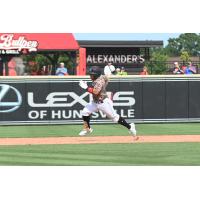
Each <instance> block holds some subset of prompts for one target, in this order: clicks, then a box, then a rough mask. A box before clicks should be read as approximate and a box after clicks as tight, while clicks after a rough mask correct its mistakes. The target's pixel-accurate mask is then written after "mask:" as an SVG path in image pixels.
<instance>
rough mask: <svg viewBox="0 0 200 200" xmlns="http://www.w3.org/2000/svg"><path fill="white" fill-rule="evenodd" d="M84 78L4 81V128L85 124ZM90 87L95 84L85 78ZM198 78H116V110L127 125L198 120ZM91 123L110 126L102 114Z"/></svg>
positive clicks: (0, 119)
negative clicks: (5, 125) (81, 83)
mask: <svg viewBox="0 0 200 200" xmlns="http://www.w3.org/2000/svg"><path fill="white" fill-rule="evenodd" d="M79 80H80V78H67V79H65V78H63V79H53V78H47V79H42V78H39V79H31V78H30V79H25V78H24V79H23V78H22V79H2V80H1V82H0V124H50V123H54V124H61V123H62V124H73V123H82V115H81V111H82V110H83V108H84V106H85V105H87V103H89V102H90V101H91V100H92V95H91V94H89V93H88V92H86V91H85V90H83V89H82V88H80V86H79ZM85 80H86V81H88V84H89V85H90V84H91V81H90V80H89V79H88V78H86V79H85ZM199 90H200V78H199V77H194V78H193V79H192V78H191V77H190V78H187V77H184V78H181V79H179V78H176V77H173V78H160V79H153V78H150V77H141V78H139V77H138V78H132V77H131V76H130V77H127V78H112V79H111V80H110V82H109V84H108V87H107V93H108V96H109V97H112V100H113V105H114V109H115V110H116V111H117V113H118V114H120V115H121V116H122V117H124V118H125V119H127V120H128V122H132V121H135V122H160V121H162V122H167V121H173V122H175V121H200V94H199V93H198V91H199ZM91 121H92V122H93V123H111V122H112V121H111V120H109V119H107V118H106V116H105V114H104V113H102V112H97V113H94V114H93V115H92V116H91Z"/></svg>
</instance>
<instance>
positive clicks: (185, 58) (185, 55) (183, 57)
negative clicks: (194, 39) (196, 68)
mask: <svg viewBox="0 0 200 200" xmlns="http://www.w3.org/2000/svg"><path fill="white" fill-rule="evenodd" d="M180 59H181V60H182V61H183V63H184V64H185V63H187V62H189V61H190V56H189V54H188V52H187V51H182V52H181V56H180Z"/></svg>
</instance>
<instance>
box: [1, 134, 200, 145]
mask: <svg viewBox="0 0 200 200" xmlns="http://www.w3.org/2000/svg"><path fill="white" fill-rule="evenodd" d="M155 142H200V135H162V136H139V139H138V140H135V139H134V138H133V137H132V136H92V137H91V136H85V137H45V138H44V137H43V138H0V145H41V144H107V143H112V144H115V143H116V144H120V143H121V144H122V143H155Z"/></svg>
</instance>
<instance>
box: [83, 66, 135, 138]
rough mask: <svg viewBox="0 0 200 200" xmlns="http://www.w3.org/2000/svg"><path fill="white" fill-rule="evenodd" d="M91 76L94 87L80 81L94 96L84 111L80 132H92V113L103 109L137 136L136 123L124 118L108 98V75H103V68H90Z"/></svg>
mask: <svg viewBox="0 0 200 200" xmlns="http://www.w3.org/2000/svg"><path fill="white" fill-rule="evenodd" d="M89 74H90V78H91V80H92V87H88V85H87V82H85V81H82V80H81V81H80V82H79V85H80V87H81V88H83V89H85V90H87V91H88V92H89V93H91V94H92V96H93V101H91V102H90V103H88V104H87V105H86V106H85V108H84V109H83V111H82V117H83V123H84V125H83V130H82V131H81V132H80V133H79V135H80V136H85V135H87V134H88V133H91V132H92V131H93V129H92V128H91V127H90V115H91V114H92V113H93V112H97V111H98V110H100V111H102V112H103V113H104V114H106V116H107V117H108V118H109V119H111V120H112V121H113V122H117V123H118V124H121V125H123V126H125V127H126V128H127V129H128V130H129V132H130V133H131V134H132V135H133V136H134V137H135V138H137V137H136V130H135V124H134V123H131V124H128V123H127V122H126V120H125V119H124V118H122V117H121V116H119V115H118V114H117V113H116V112H115V110H114V108H113V102H112V101H111V100H110V99H109V98H108V96H107V94H106V86H107V84H108V77H107V76H105V75H101V70H100V68H99V67H97V66H94V67H92V68H90V71H89Z"/></svg>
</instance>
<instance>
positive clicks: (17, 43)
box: [0, 34, 38, 51]
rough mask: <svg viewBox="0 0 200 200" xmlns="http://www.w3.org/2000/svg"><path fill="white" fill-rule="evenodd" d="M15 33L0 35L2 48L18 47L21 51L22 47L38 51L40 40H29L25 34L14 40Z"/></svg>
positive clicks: (0, 46) (0, 47)
mask: <svg viewBox="0 0 200 200" xmlns="http://www.w3.org/2000/svg"><path fill="white" fill-rule="evenodd" d="M13 38H14V34H3V35H1V37H0V49H4V50H9V49H10V50H11V49H17V50H18V51H21V50H22V49H28V50H29V51H37V46H38V42H37V41H28V40H26V39H25V37H24V36H20V37H19V38H18V39H16V40H14V39H13Z"/></svg>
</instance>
